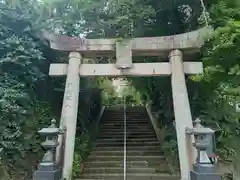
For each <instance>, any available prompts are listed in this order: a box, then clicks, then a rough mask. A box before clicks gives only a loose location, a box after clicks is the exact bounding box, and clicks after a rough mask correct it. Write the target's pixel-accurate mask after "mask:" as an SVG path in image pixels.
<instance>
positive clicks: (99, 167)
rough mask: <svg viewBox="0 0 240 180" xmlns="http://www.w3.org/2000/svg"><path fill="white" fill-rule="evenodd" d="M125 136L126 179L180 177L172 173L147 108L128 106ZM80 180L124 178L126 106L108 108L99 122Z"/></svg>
mask: <svg viewBox="0 0 240 180" xmlns="http://www.w3.org/2000/svg"><path fill="white" fill-rule="evenodd" d="M126 116H127V118H126V119H127V126H126V129H127V131H126V132H127V133H126V134H127V136H126V140H127V142H126V144H127V146H126V149H127V151H126V167H127V168H126V179H127V180H150V179H151V180H179V179H180V177H179V176H176V175H171V174H170V173H169V168H168V166H167V164H166V161H165V159H164V156H163V153H162V151H161V146H160V144H159V142H158V140H157V137H156V134H155V132H154V129H153V127H152V124H151V122H150V120H149V117H148V114H147V112H146V110H145V108H144V107H128V108H127V109H126ZM79 179H85V180H93V179H96V180H98V179H112V180H114V179H124V113H123V108H113V107H112V108H107V109H106V110H105V112H104V114H103V117H102V119H101V121H100V125H99V133H98V138H97V140H96V146H95V148H94V149H93V151H92V153H91V155H90V156H89V157H88V160H87V162H85V167H84V170H83V174H82V175H81V177H79Z"/></svg>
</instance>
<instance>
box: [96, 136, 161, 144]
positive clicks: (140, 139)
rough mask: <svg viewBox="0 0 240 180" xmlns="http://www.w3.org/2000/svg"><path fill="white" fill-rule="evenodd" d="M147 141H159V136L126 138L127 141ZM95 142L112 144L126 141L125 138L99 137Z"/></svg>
mask: <svg viewBox="0 0 240 180" xmlns="http://www.w3.org/2000/svg"><path fill="white" fill-rule="evenodd" d="M131 142H133V143H137V142H139V143H145V142H158V140H157V138H156V137H155V138H126V143H127V144H128V143H131ZM95 143H97V144H98V143H101V144H104V143H105V144H109V143H110V144H112V143H124V138H112V139H110V138H109V139H97V140H96V142H95Z"/></svg>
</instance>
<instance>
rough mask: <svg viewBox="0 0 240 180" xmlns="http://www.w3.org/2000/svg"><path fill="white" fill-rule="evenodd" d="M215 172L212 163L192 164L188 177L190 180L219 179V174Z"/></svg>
mask: <svg viewBox="0 0 240 180" xmlns="http://www.w3.org/2000/svg"><path fill="white" fill-rule="evenodd" d="M215 172H216V171H215V167H214V166H212V165H208V164H206V165H203V164H194V165H193V170H191V171H190V177H191V180H221V175H220V174H219V173H215Z"/></svg>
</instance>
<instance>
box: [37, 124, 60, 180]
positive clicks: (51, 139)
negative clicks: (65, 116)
mask: <svg viewBox="0 0 240 180" xmlns="http://www.w3.org/2000/svg"><path fill="white" fill-rule="evenodd" d="M38 132H39V134H40V135H43V136H46V140H45V141H44V142H43V143H42V146H43V148H44V149H45V150H46V153H45V154H44V157H43V159H42V162H41V163H40V164H39V165H38V169H37V170H36V171H35V172H34V174H33V180H60V179H61V173H62V171H61V168H60V167H57V165H56V153H55V152H56V148H57V146H58V135H59V134H63V130H60V129H59V128H57V127H56V120H55V119H53V120H52V121H51V125H50V126H49V127H48V128H43V129H41V130H40V131H38Z"/></svg>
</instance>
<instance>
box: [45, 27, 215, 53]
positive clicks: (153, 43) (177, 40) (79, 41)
mask: <svg viewBox="0 0 240 180" xmlns="http://www.w3.org/2000/svg"><path fill="white" fill-rule="evenodd" d="M212 31H213V30H212V28H211V27H204V28H200V29H198V30H195V31H191V32H188V33H183V34H177V35H172V36H163V37H140V38H132V39H123V40H120V41H121V42H125V43H126V42H127V43H128V44H129V45H130V49H131V50H132V55H133V56H167V55H168V52H169V51H170V50H172V49H180V50H183V51H184V53H186V54H192V53H194V52H197V51H199V48H200V47H201V46H202V45H203V44H204V41H205V40H206V38H208V37H209V35H210V34H211V33H212ZM43 35H44V38H46V39H47V40H48V41H49V42H50V46H51V48H52V49H55V50H60V51H69V52H70V51H77V52H80V53H82V54H83V55H85V56H87V57H98V56H99V57H101V56H112V55H113V56H114V55H115V54H116V43H117V42H118V40H116V39H84V38H76V37H69V36H64V35H56V34H51V33H48V32H46V31H45V32H44V33H43ZM125 43H124V44H125Z"/></svg>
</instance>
